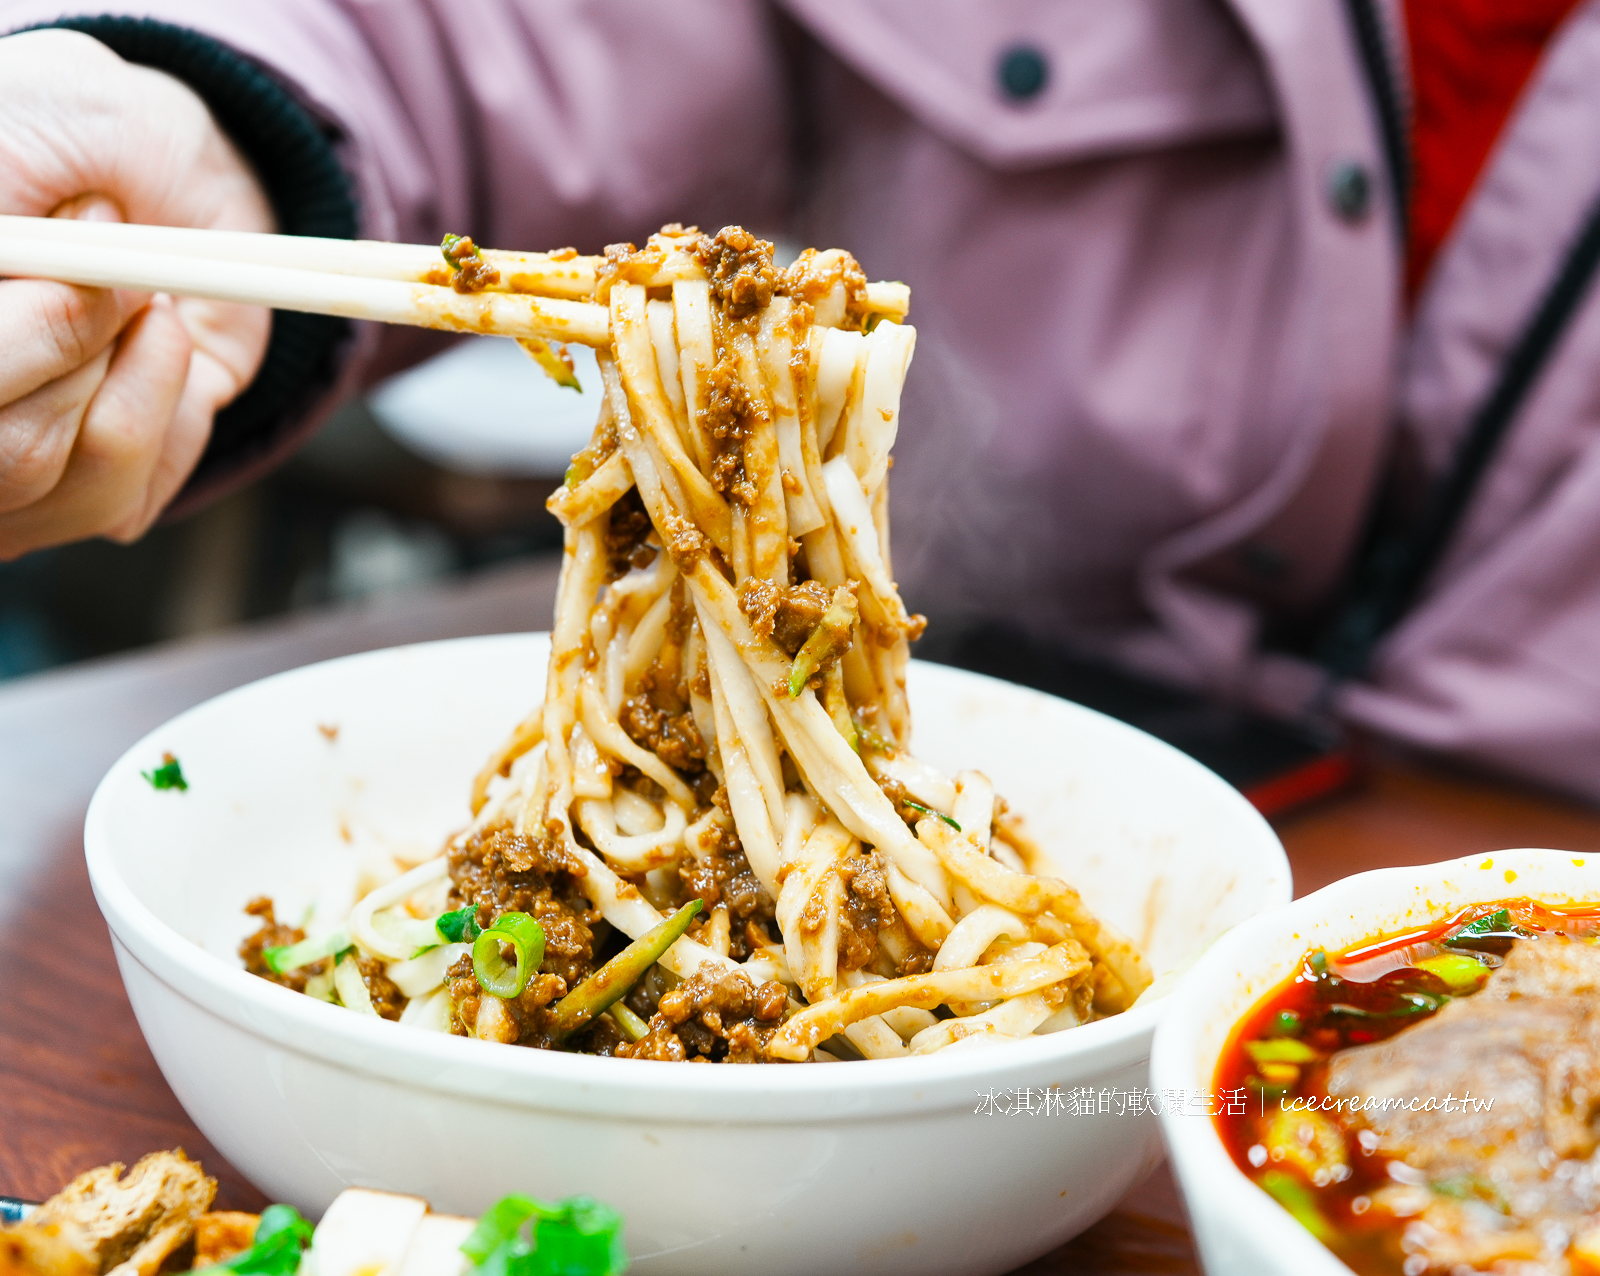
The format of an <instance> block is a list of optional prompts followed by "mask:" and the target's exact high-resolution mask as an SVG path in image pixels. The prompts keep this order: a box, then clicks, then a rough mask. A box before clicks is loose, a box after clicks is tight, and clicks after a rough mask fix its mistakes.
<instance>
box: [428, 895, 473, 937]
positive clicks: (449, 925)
mask: <svg viewBox="0 0 1600 1276" xmlns="http://www.w3.org/2000/svg"><path fill="white" fill-rule="evenodd" d="M433 928H434V930H436V931H438V933H439V936H440V937H441V938H442V939H443V940H444V942H445V943H447V944H470V943H471V942H472V941H473V940H474V939H476V938H477V937H478V936H479V935H481V934H483V927H482V926H480V925H478V906H477V905H476V904H468V905H467V906H466V907H465V908H458V909H456V910H455V911H454V912H450V913H441V914H440V915H439V916H438V917H435V918H434V919H433Z"/></svg>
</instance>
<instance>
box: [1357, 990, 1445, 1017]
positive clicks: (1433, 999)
mask: <svg viewBox="0 0 1600 1276" xmlns="http://www.w3.org/2000/svg"><path fill="white" fill-rule="evenodd" d="M1400 1000H1401V1002H1402V1004H1401V1005H1399V1006H1396V1007H1395V1008H1394V1009H1392V1010H1367V1009H1365V1008H1364V1007H1362V1006H1351V1005H1347V1004H1345V1003H1343V1002H1335V1003H1334V1004H1333V1005H1331V1006H1329V1007H1328V1012H1329V1013H1330V1014H1335V1015H1349V1016H1350V1017H1351V1018H1352V1019H1407V1018H1410V1017H1411V1016H1412V1015H1428V1014H1432V1013H1433V1012H1434V1011H1435V1010H1437V1009H1439V1007H1440V1006H1442V1005H1444V1003H1445V1002H1447V1001H1449V1000H1450V998H1449V997H1448V996H1446V995H1445V994H1444V993H1433V992H1406V993H1401V994H1400Z"/></svg>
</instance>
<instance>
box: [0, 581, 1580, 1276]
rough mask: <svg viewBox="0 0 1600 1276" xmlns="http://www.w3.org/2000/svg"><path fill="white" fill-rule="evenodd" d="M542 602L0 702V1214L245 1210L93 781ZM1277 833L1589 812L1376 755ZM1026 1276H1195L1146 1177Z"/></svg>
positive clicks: (252, 651) (403, 610)
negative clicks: (160, 743) (187, 1167)
mask: <svg viewBox="0 0 1600 1276" xmlns="http://www.w3.org/2000/svg"><path fill="white" fill-rule="evenodd" d="M554 594H555V574H554V570H553V568H552V567H549V566H543V565H540V566H534V567H523V568H517V569H512V570H507V571H504V572H500V573H497V574H495V575H491V576H483V577H478V578H476V579H475V580H473V581H472V582H470V583H468V584H465V585H462V586H457V587H454V588H435V589H431V590H428V591H425V592H423V593H420V594H415V595H410V596H407V597H404V598H400V599H395V600H392V601H390V602H386V603H378V604H373V605H369V606H366V607H362V608H347V609H343V610H339V611H335V612H331V613H324V614H322V615H320V616H316V617H314V618H312V619H309V620H300V621H293V622H285V623H275V624H270V625H259V626H253V627H250V628H246V629H240V630H237V631H234V632H232V633H229V634H227V635H224V636H221V637H216V638H209V639H204V640H196V641H190V642H184V643H176V644H171V645H168V646H165V647H160V648H156V649H153V650H150V651H147V652H142V653H138V654H135V655H131V656H125V657H118V658H115V659H110V660H103V661H96V662H93V663H90V664H85V665H80V666H75V667H72V668H69V669H66V670H62V671H59V672H53V673H48V674H43V675H39V676H36V677H33V678H28V679H24V680H21V681H18V682H13V683H9V684H0V1195H13V1196H20V1197H23V1198H25V1199H35V1200H37V1199H41V1198H43V1197H45V1196H48V1195H49V1194H50V1193H51V1192H53V1191H54V1190H55V1189H56V1188H58V1187H59V1186H60V1185H61V1184H62V1183H64V1182H66V1181H67V1180H68V1179H69V1178H71V1177H72V1176H73V1175H75V1174H77V1173H79V1172H81V1171H83V1170H85V1169H87V1168H89V1167H91V1166H94V1165H101V1164H105V1163H106V1162H109V1161H123V1162H132V1161H133V1160H136V1159H137V1158H138V1157H139V1156H141V1155H142V1154H143V1153H145V1152H148V1151H151V1150H153V1149H156V1148H170V1147H175V1146H182V1147H184V1148H185V1149H187V1150H188V1151H189V1153H190V1154H191V1155H194V1156H196V1157H198V1158H199V1159H200V1160H201V1161H202V1162H204V1164H205V1166H206V1168H207V1169H208V1170H209V1171H210V1172H211V1173H213V1174H215V1175H216V1176H217V1178H218V1180H219V1181H220V1189H219V1193H218V1208H224V1209H259V1208H260V1207H261V1206H262V1205H263V1204H264V1201H263V1199H262V1197H261V1195H260V1193H258V1192H257V1191H256V1190H255V1189H254V1188H253V1187H251V1186H250V1184H249V1183H247V1182H246V1181H245V1180H244V1179H243V1178H242V1177H241V1176H240V1175H239V1174H238V1173H237V1172H236V1171H235V1170H234V1169H233V1168H232V1167H231V1166H229V1165H228V1164H227V1162H226V1161H224V1160H223V1159H222V1157H221V1156H220V1155H219V1154H218V1153H217V1152H216V1150H215V1149H214V1148H212V1147H211V1146H210V1145H209V1144H208V1143H207V1142H206V1140H205V1138H204V1137H203V1136H202V1135H201V1134H200V1132H199V1131H198V1130H197V1129H196V1128H195V1127H194V1125H193V1124H192V1123H191V1122H190V1121H189V1119H188V1117H187V1116H186V1115H185V1114H184V1112H183V1109H182V1108H181V1107H179V1105H178V1102H177V1100H176V1099H175V1098H174V1097H173V1095H172V1092H171V1091H170V1090H169V1089H168V1088H167V1085H166V1083H165V1082H164V1081H163V1080H162V1078H161V1074H160V1072H159V1071H158V1070H157V1068H156V1065H155V1061H154V1060H153V1059H152V1058H151V1056H150V1052H149V1050H148V1049H147V1048H146V1047H145V1044H144V1039H143V1038H142V1037H141V1036H140V1034H139V1029H138V1026H137V1024H136V1023H135V1022H134V1018H133V1013H132V1011H131V1009H130V1008H129V1006H128V1002H127V998H126V996H125V995H124V993H123V990H122V983H121V980H120V979H119V978H118V976H117V973H116V967H115V964H114V962H113V960H112V956H111V944H110V940H109V938H108V937H107V934H106V930H105V926H104V923H103V922H102V921H101V919H100V915H99V912H98V910H97V909H96V908H95V904H94V900H93V898H92V896H91V894H90V891H89V882H88V876H87V873H86V872H85V869H84V864H83V844H82V836H81V830H82V825H83V816H84V812H85V810H86V809H87V806H88V802H89V797H90V794H91V793H92V792H93V790H94V786H95V784H96V783H97V782H98V781H99V778H100V776H101V775H102V774H103V773H104V772H105V770H106V769H107V767H109V766H110V764H111V763H112V762H113V761H115V760H116V758H117V757H118V756H119V755H120V754H121V752H122V751H123V750H124V749H125V748H126V747H127V746H128V745H129V744H131V743H132V742H133V741H134V740H136V739H137V738H138V737H139V736H141V735H143V734H144V733H145V732H146V731H148V730H150V729H151V728H153V727H155V726H157V725H159V724H160V723H161V722H163V721H165V720H166V719H167V718H169V717H171V716H172V715H174V714H175V713H178V712H179V711H181V710H183V709H185V708H188V707H189V706H190V705H193V704H196V703H198V702H199V701H201V700H204V699H206V698H207V697H209V696H212V695H215V694H217V693H218V692H221V691H224V690H227V689H228V688H230V687H234V686H238V685H239V684H241V683H244V682H248V681H251V680H252V679H255V678H260V677H264V676H266V675H267V674H270V673H275V672H277V671H279V670H282V669H288V668H293V667H294V666H296V665H302V664H306V663H308V662H311V661H314V660H322V659H327V658H329V657H332V656H337V655H343V654H346V653H349V652H354V651H362V650H369V649H372V648H375V647H386V646H393V645H395V644H398V643H407V642H422V641H428V640H431V639H436V638H447V637H455V636H460V635H465V634H474V633H507V632H514V631H518V630H526V629H538V628H543V627H544V626H545V624H546V623H547V622H548V617H549V615H550V613H551V608H552V603H553V599H554ZM1278 831H1279V834H1280V835H1281V836H1282V838H1283V841H1284V845H1285V846H1286V847H1287V848H1288V852H1289V858H1290V861H1291V863H1292V865H1293V869H1294V881H1295V888H1296V892H1297V893H1299V894H1304V893H1306V892H1307V891H1311V890H1315V889H1317V888H1318V887H1320V886H1323V885H1326V884H1327V883H1328V882H1330V881H1333V880H1334V879H1336V878H1339V877H1344V876H1346V875H1348V874H1350V873H1354V872H1360V871H1363V870H1365V869H1370V868H1381V867H1385V866H1389V865H1396V864H1425V863H1429V862H1431V861H1434V860H1440V859H1446V858H1449V857H1452V856H1456V855H1467V854H1474V853H1477V852H1480V851H1491V850H1499V849H1503V848H1506V847H1514V846H1554V847H1561V848H1565V849H1570V850H1574V851H1583V852H1600V812H1596V811H1594V810H1591V809H1589V808H1587V807H1584V806H1581V805H1579V804H1577V803H1575V802H1572V801H1569V800H1566V799H1562V798H1557V797H1553V796H1551V795H1548V794H1543V793H1538V792H1534V791H1532V790H1529V789H1526V788H1523V787H1519V786H1517V785H1513V784H1510V783H1506V782H1504V781H1499V780H1492V779H1485V778H1482V777H1478V776H1473V775H1468V774H1464V773H1456V772H1453V771H1451V770H1450V769H1447V768H1444V767H1441V766H1439V765H1437V764H1430V763H1425V762H1419V761H1413V760H1402V759H1398V758H1395V757H1392V756H1386V755H1381V754H1380V755H1375V756H1374V757H1373V758H1371V759H1370V760H1369V762H1368V763H1367V766H1366V768H1365V772H1364V775H1363V778H1362V779H1361V780H1360V782H1359V783H1358V784H1357V785H1356V786H1355V787H1354V788H1352V789H1351V790H1349V791H1348V792H1346V793H1344V794H1342V795H1340V796H1338V797H1335V798H1331V799H1328V800H1326V801H1324V802H1323V803H1322V804H1320V805H1318V806H1316V807H1314V808H1311V809H1309V810H1306V811H1303V812H1300V813H1297V814H1295V815H1292V816H1289V817H1287V818H1285V819H1283V820H1281V821H1279V824H1278ZM1025 1270H1026V1271H1027V1272H1028V1273H1030V1276H1044V1274H1045V1273H1067V1272H1071V1273H1086V1274H1091V1276H1092V1274H1094V1273H1106V1274H1110V1273H1133V1272H1141V1273H1163V1272H1171V1273H1186V1272H1196V1271H1198V1267H1197V1265H1196V1263H1195V1259H1194V1255H1193V1250H1192V1248H1191V1246H1190V1244H1189V1237H1188V1232H1187V1229H1186V1227H1185V1224H1184V1219H1183V1211H1182V1206H1181V1203H1180V1202H1179V1199H1178V1196H1177V1193H1176V1191H1175V1189H1174V1187H1173V1184H1172V1180H1171V1178H1170V1176H1169V1175H1168V1174H1167V1172H1166V1169H1165V1167H1163V1168H1161V1169H1159V1170H1157V1171H1156V1172H1155V1173H1154V1174H1153V1175H1152V1176H1151V1177H1150V1178H1149V1179H1148V1180H1147V1181H1146V1182H1145V1183H1143V1184H1141V1185H1140V1186H1139V1187H1137V1188H1135V1189H1134V1190H1133V1191H1131V1192H1130V1193H1129V1194H1128V1195H1127V1196H1126V1197H1125V1198H1124V1200H1123V1201H1122V1203H1121V1204H1120V1205H1119V1207H1118V1208H1117V1210H1116V1211H1115V1212H1113V1213H1112V1214H1111V1215H1110V1216H1109V1217H1107V1218H1106V1219H1104V1220H1102V1221H1101V1222H1100V1223H1098V1224H1097V1225H1096V1226H1094V1227H1092V1228H1090V1229H1089V1231H1087V1232H1085V1233H1084V1234H1083V1235H1082V1236H1080V1237H1078V1238H1077V1239H1076V1240H1074V1241H1072V1242H1071V1243H1069V1244H1068V1245H1066V1246H1064V1247H1063V1248H1062V1249H1060V1250H1058V1251H1056V1252H1055V1253H1053V1254H1050V1255H1048V1256H1046V1257H1045V1258H1042V1259H1040V1260H1038V1261H1037V1262H1035V1263H1033V1264H1030V1265H1029V1266H1028V1267H1027V1268H1026V1269H1025Z"/></svg>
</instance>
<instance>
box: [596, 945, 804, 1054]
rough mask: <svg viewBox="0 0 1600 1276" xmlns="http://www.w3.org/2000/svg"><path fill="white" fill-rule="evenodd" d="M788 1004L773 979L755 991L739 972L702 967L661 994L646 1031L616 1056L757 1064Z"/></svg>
mask: <svg viewBox="0 0 1600 1276" xmlns="http://www.w3.org/2000/svg"><path fill="white" fill-rule="evenodd" d="M787 1005H788V994H787V993H786V992H785V991H784V987H783V985H782V984H780V983H778V982H777V981H776V980H768V981H767V982H766V983H764V984H761V985H760V986H759V987H758V986H757V985H756V984H755V983H754V982H753V981H752V980H751V979H750V977H749V976H748V975H746V974H745V973H744V972H743V971H739V970H729V971H721V970H717V969H716V968H714V967H713V966H711V965H706V966H702V967H701V968H700V969H699V970H697V971H696V972H695V973H694V974H693V975H691V976H690V977H689V978H688V979H685V980H684V981H683V982H682V983H680V984H679V985H678V986H677V987H676V988H673V989H672V990H671V991H670V992H667V993H664V994H663V995H662V997H661V1001H660V1003H659V1005H658V1006H657V1008H656V1013H655V1014H654V1015H652V1016H651V1018H650V1031H649V1033H648V1034H647V1035H646V1036H644V1037H643V1038H641V1039H640V1040H639V1041H636V1042H634V1043H633V1044H632V1045H624V1046H622V1047H620V1048H619V1049H618V1050H617V1053H618V1054H619V1055H621V1056H623V1057H624V1058H628V1059H677V1060H684V1059H687V1060H689V1061H691V1062H694V1061H705V1062H713V1063H716V1062H720V1063H757V1062H760V1061H761V1060H762V1059H763V1058H764V1057H765V1055H766V1048H767V1042H768V1041H770V1040H771V1039H772V1034H773V1033H774V1032H776V1031H777V1029H778V1025H779V1024H780V1023H781V1022H782V1021H783V1012H784V1008H785V1007H786V1006H787Z"/></svg>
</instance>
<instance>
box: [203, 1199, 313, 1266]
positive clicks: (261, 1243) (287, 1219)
mask: <svg viewBox="0 0 1600 1276" xmlns="http://www.w3.org/2000/svg"><path fill="white" fill-rule="evenodd" d="M309 1244H311V1225H310V1224H309V1223H307V1222H306V1221H305V1219H303V1218H301V1217H300V1211H299V1210H297V1209H295V1208H294V1206H292V1205H269V1206H267V1208H266V1209H264V1210H262V1211H261V1221H260V1222H259V1223H257V1224H256V1238H255V1242H254V1243H253V1244H252V1245H251V1246H250V1248H249V1249H247V1250H245V1251H244V1252H243V1253H239V1254H235V1255H234V1256H233V1257H232V1258H225V1259H223V1261H222V1262H220V1263H214V1264H212V1265H211V1266H210V1267H202V1268H198V1269H197V1270H199V1271H204V1272H225V1271H226V1272H237V1273H238V1274H239V1276H294V1273H295V1272H297V1271H298V1270H299V1269H300V1256H301V1253H302V1251H303V1250H304V1249H305V1247H306V1246H307V1245H309Z"/></svg>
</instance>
